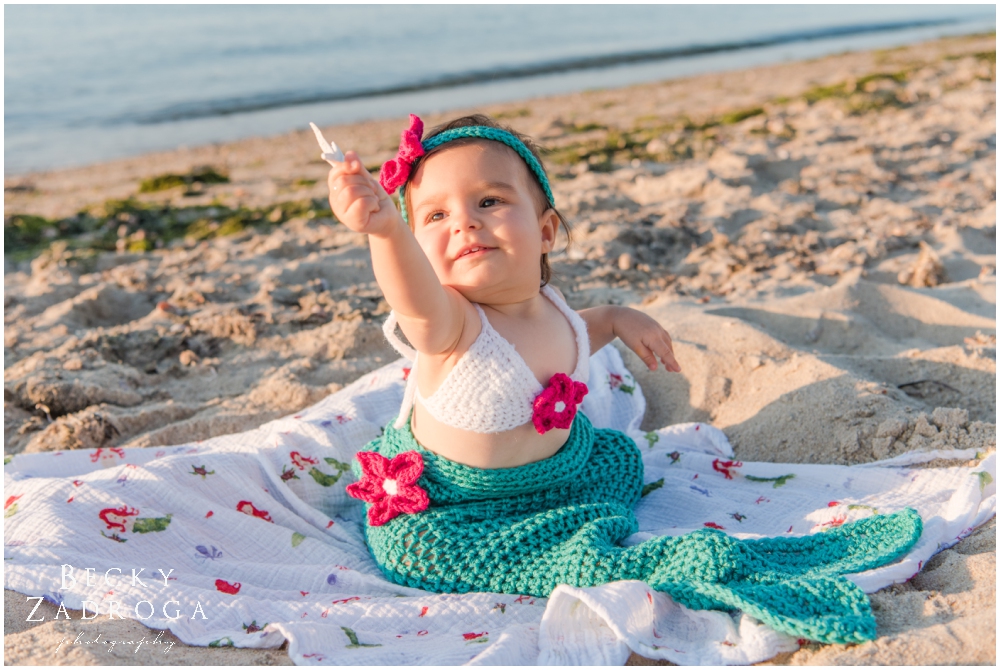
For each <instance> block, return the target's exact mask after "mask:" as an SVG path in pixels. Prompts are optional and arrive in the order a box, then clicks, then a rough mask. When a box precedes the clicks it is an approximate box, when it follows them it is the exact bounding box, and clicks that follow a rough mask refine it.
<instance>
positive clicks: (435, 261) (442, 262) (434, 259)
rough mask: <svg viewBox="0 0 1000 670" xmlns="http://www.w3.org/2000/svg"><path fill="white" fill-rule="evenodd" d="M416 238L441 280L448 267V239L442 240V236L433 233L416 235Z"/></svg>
mask: <svg viewBox="0 0 1000 670" xmlns="http://www.w3.org/2000/svg"><path fill="white" fill-rule="evenodd" d="M415 237H416V238H417V244H419V245H420V248H421V249H422V250H423V252H424V255H425V256H427V260H429V261H430V262H431V267H433V268H434V273H435V274H436V275H437V276H438V279H441V278H442V274H444V273H445V271H446V267H447V261H446V259H447V252H448V239H447V238H445V239H443V240H442V239H441V238H440V236H437V235H433V234H431V233H424V234H416V235H415Z"/></svg>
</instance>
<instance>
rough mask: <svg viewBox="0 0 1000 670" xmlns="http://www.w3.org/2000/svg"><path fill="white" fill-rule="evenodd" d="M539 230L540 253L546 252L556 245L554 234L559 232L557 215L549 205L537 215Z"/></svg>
mask: <svg viewBox="0 0 1000 670" xmlns="http://www.w3.org/2000/svg"><path fill="white" fill-rule="evenodd" d="M538 227H539V232H541V234H542V253H543V254H547V253H549V252H550V251H552V249H553V248H555V246H556V235H557V234H558V233H559V215H558V214H556V210H554V209H552V208H551V207H549V208H548V209H546V210H545V211H544V212H542V215H541V216H540V217H538Z"/></svg>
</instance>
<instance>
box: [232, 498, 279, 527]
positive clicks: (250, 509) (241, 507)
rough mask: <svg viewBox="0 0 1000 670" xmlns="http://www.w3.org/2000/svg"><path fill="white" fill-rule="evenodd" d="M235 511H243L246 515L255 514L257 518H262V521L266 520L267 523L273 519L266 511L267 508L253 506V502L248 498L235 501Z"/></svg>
mask: <svg viewBox="0 0 1000 670" xmlns="http://www.w3.org/2000/svg"><path fill="white" fill-rule="evenodd" d="M236 511H237V512H243V513H244V514H246V515H248V516H255V517H257V518H258V519H263V520H264V521H267V522H269V523H274V521H273V520H272V519H271V515H270V514H269V513H268V512H267V510H263V509H257V508H256V507H254V504H253V503H252V502H250V501H249V500H241V501H239V502H238V503H236Z"/></svg>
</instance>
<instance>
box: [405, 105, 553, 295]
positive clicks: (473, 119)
mask: <svg viewBox="0 0 1000 670" xmlns="http://www.w3.org/2000/svg"><path fill="white" fill-rule="evenodd" d="M467 126H486V127H487V128H496V129H498V130H504V131H507V132H508V133H510V134H511V135H513V136H514V137H516V138H517V139H519V140H521V142H522V143H524V146H526V147H527V148H528V151H530V152H531V153H532V155H533V156H534V157H535V158H537V159H538V162H539V163H541V162H542V157H541V153H540V152H539V150H538V146H537V145H536V144H535V143H534V142H533V141H532V140H531V138H530V137H527V136H526V135H522V134H521V133H519V132H517V131H516V130H514V129H513V128H511V127H510V126H507V125H504V124H502V123H500V122H499V121H496V120H495V119H493V118H491V117H489V116H486V115H485V114H470V115H468V116H461V117H459V118H457V119H452V120H451V121H448V122H447V123H443V124H441V125H439V126H435V127H434V128H431V129H430V131H428V133H427V134H426V135H425V136H424V137H423V138H421V139H423V140H428V139H430V138H432V137H434V136H436V135H440V134H441V133H443V132H445V131H447V130H453V129H455V128H465V127H467ZM484 141H487V142H488V141H491V140H484V139H481V138H476V137H463V138H460V139H456V140H452V141H451V142H446V143H445V144H442V145H441V146H438V147H435V148H433V149H431V150H430V151H428V152H427V153H426V154H424V155H423V156H420V157H419V158H418V159H417V160H416V161H414V162H413V166H412V169H411V172H410V174H415V173H416V171H417V167H418V166H419V165H420V163H421V161H425V160H427V158H428V157H429V156H433V155H434V154H436V153H438V152H441V151H444V150H446V149H449V148H453V147H456V146H462V145H465V144H472V143H474V142H484ZM503 146H506V145H503ZM512 151H513V150H512ZM522 163H523V161H522ZM523 165H524V169H525V170H526V171H527V173H528V174H529V175H530V176H531V179H530V180H529V183H530V184H531V185H532V187H533V188H532V192H533V196H534V199H535V205H536V207H537V208H538V212H539V213H542V212H544V211H545V210H547V209H551V210H552V211H554V212H555V214H556V218H557V219H558V220H559V225H560V226H561V227H562V229H563V232H565V233H566V243H567V244H569V242H570V239H571V238H570V227H569V222H568V221H567V220H566V218H565V217H564V216H563V215H562V214H561V213H560V212H559V210H558V209H556V208H555V206H554V205H552V204H550V203H549V201H548V198H547V197H546V195H545V190H544V189H543V188H542V185H541V183H540V182H539V181H538V177H537V176H535V173H534V172H533V171H532V170H531V169H530V168H529V167H528V165H527V163H523ZM404 197H405V198H406V210H407V211H408V212H412V211H413V209H412V208H411V207H410V199H409V197H410V196H409V189H407V190H406V191H405V192H404ZM410 227H411V228H412V227H413V223H412V221H411V222H410ZM556 232H558V230H557V231H556ZM541 269H542V286H545V285H546V284H548V283H549V280H550V279H551V278H552V268H551V267H550V266H549V258H548V254H542V258H541Z"/></svg>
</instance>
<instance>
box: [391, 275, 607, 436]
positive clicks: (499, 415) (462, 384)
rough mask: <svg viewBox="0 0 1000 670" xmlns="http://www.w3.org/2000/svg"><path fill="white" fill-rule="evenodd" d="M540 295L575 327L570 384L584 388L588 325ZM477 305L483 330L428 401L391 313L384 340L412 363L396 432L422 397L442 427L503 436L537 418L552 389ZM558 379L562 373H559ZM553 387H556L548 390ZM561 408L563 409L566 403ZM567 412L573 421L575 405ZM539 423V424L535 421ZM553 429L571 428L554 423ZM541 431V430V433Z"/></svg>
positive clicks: (555, 297) (550, 292) (549, 293)
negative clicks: (545, 395)
mask: <svg viewBox="0 0 1000 670" xmlns="http://www.w3.org/2000/svg"><path fill="white" fill-rule="evenodd" d="M541 292H542V295H544V296H545V297H547V298H548V299H549V300H550V301H552V303H553V304H554V305H555V306H556V307H557V308H559V311H561V312H562V313H563V315H565V317H566V318H567V319H568V320H569V322H570V325H572V326H573V331H574V332H575V333H576V346H577V353H576V369H575V370H573V373H572V374H571V375H569V380H572V381H568V380H567V381H568V383H569V385H570V387H572V386H573V384H574V382H576V383H577V386H578V387H583V385H585V384H586V383H587V380H588V378H589V377H590V338H589V337H588V335H587V324H586V323H584V321H583V319H582V318H580V315H579V314H577V313H576V312H574V311H573V310H572V309H570V307H569V305H567V304H566V303H565V301H563V299H562V298H560V297H559V294H558V293H556V292H555V290H554V289H552V287H550V286H543V287H542V289H541ZM473 305H474V306H475V308H476V311H477V312H479V318H480V320H481V321H482V324H483V326H482V330H481V331H480V333H479V336H478V337H477V338H476V340H475V342H473V343H472V346H471V347H469V350H468V351H467V352H465V354H464V355H463V356H462V357H461V358H460V359H459V361H458V363H456V364H455V367H454V368H452V369H451V371H450V372H449V373H448V375H447V376H446V377H445V379H444V381H443V382H441V385H440V386H439V387H438V389H437V390H436V391H434V393H432V394H431V395H430V397H428V398H425V397H424V396H423V395H421V394H420V391H419V390H418V389H417V374H416V372H417V352H416V350H414V349H413V348H412V347H410V346H408V345H407V344H405V343H404V342H403V341H402V340H400V339H399V338H398V337H397V336H396V333H395V330H396V314H395V312H391V313H390V314H389V318H387V319H386V321H385V325H383V326H382V331H383V332H384V333H385V337H386V339H388V340H389V343H390V344H392V346H393V348H394V349H396V351H398V352H399V353H400V354H402V355H403V356H404V357H406V358H407V359H409V360H411V361H413V365H412V367H411V369H410V374H409V375H408V377H407V380H406V390H405V391H404V393H403V404H402V405H401V407H400V409H399V416H398V417H397V418H396V421H395V423H394V424H393V426H394V427H395V428H396V429H397V430H398V429H401V428H403V427H404V426H405V425H406V423H407V421H408V420H409V418H410V411H411V410H412V408H413V402H414V398H419V399H420V404H421V405H423V406H424V408H425V409H426V410H427V411H428V412H429V413H430V415H431V416H432V417H434V418H435V419H437V420H438V421H440V422H441V423H444V424H446V425H449V426H453V427H455V428H461V429H463V430H468V431H472V432H474V433H499V432H502V431H505V430H510V429H512V428H517V427H518V426H521V425H523V424H525V423H528V422H529V421H532V420H535V418H536V417H537V409H536V407H537V405H538V404H539V403H538V402H537V399H538V398H539V395H540V394H543V392H545V391H547V390H548V389H545V388H543V387H542V385H541V384H539V383H538V380H537V379H535V375H534V373H533V372H532V371H531V369H530V368H529V367H528V364H527V363H525V362H524V359H523V358H521V355H520V354H518V353H517V351H515V349H514V345H512V344H511V343H510V342H508V341H507V340H506V339H504V337H503V336H502V335H500V333H498V332H497V331H496V330H494V328H493V326H491V325H490V322H489V321H488V320H487V318H486V313H485V312H484V311H483V308H482V307H480V306H479V305H477V304H475V303H473ZM558 376H560V375H556V377H558ZM563 377H564V375H563ZM554 382H555V377H553V383H554ZM551 388H552V386H550V387H549V389H551ZM584 388H585V387H584ZM583 393H586V391H585V390H584V391H583ZM582 398H583V394H582V393H580V394H579V396H578V398H577V399H576V403H579V402H580V400H582ZM560 404H561V405H562V406H563V407H565V405H566V403H560ZM557 409H558V407H557ZM569 409H571V410H572V412H571V413H570V412H567V414H569V416H570V418H572V415H575V413H576V408H575V405H574V406H573V407H572V408H569ZM559 411H562V410H559ZM535 425H536V427H537V426H538V425H539V424H538V423H537V421H536V424H535ZM555 427H568V425H567V426H562V425H559V424H556V425H555ZM539 432H542V430H541V429H539Z"/></svg>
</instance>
